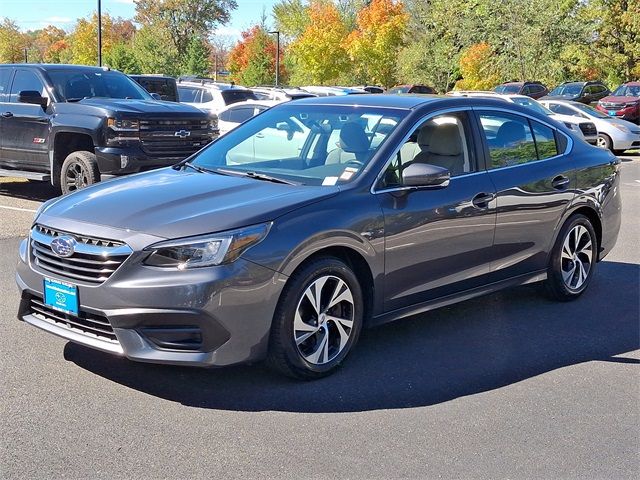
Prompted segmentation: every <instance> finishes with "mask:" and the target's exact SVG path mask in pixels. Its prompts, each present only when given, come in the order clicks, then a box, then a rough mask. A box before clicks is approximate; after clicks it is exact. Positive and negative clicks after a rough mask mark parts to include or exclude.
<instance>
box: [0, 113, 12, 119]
mask: <svg viewBox="0 0 640 480" xmlns="http://www.w3.org/2000/svg"><path fill="white" fill-rule="evenodd" d="M0 115H2V116H3V117H4V118H11V117H13V113H12V112H4V113H1V114H0Z"/></svg>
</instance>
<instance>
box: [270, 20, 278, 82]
mask: <svg viewBox="0 0 640 480" xmlns="http://www.w3.org/2000/svg"><path fill="white" fill-rule="evenodd" d="M269 33H271V34H275V36H276V87H277V86H278V85H280V32H279V31H278V30H276V31H274V32H269Z"/></svg>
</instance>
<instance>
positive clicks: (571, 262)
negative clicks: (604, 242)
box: [545, 214, 598, 302]
mask: <svg viewBox="0 0 640 480" xmlns="http://www.w3.org/2000/svg"><path fill="white" fill-rule="evenodd" d="M597 258H598V239H597V237H596V233H595V230H594V229H593V225H591V221H590V220H589V219H588V218H587V217H585V216H584V215H580V214H577V215H574V216H572V217H570V218H569V220H567V222H566V223H565V224H564V225H563V226H562V229H561V230H560V234H559V235H558V239H557V240H556V243H555V245H554V247H553V250H552V252H551V258H550V260H549V267H548V270H547V280H546V282H545V287H546V289H547V292H548V293H549V294H550V295H551V297H552V298H554V299H556V300H560V301H564V302H566V301H570V300H575V299H576V298H578V297H579V296H580V295H582V293H583V292H584V291H585V290H586V289H587V287H588V286H589V283H590V282H591V278H593V273H594V271H595V267H596V262H597Z"/></svg>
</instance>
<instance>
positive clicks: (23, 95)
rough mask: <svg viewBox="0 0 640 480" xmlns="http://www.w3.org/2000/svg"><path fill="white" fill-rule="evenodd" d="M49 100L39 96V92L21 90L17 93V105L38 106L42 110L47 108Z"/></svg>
mask: <svg viewBox="0 0 640 480" xmlns="http://www.w3.org/2000/svg"><path fill="white" fill-rule="evenodd" d="M48 102H49V99H47V98H46V97H43V96H42V95H40V92H36V91H35V90H22V91H21V92H20V93H18V103H32V104H34V105H40V106H41V107H42V108H47V104H48Z"/></svg>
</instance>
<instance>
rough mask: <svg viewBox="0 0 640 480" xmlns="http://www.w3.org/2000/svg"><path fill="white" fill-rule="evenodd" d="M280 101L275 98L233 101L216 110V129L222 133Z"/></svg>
mask: <svg viewBox="0 0 640 480" xmlns="http://www.w3.org/2000/svg"><path fill="white" fill-rule="evenodd" d="M279 103H282V102H281V101H277V100H247V101H245V102H238V103H234V104H232V105H230V106H228V107H227V108H225V109H223V110H221V111H220V112H218V129H219V130H220V135H224V134H225V133H228V132H229V131H231V130H233V129H234V128H236V127H237V126H238V125H240V124H241V123H244V122H246V121H247V120H249V119H250V118H252V117H255V116H256V115H258V114H259V113H262V112H264V111H265V110H268V109H270V108H271V107H273V106H274V105H278V104H279Z"/></svg>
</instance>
